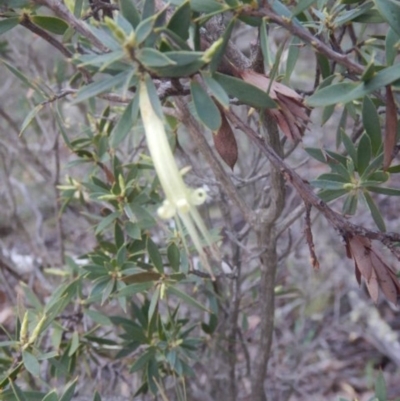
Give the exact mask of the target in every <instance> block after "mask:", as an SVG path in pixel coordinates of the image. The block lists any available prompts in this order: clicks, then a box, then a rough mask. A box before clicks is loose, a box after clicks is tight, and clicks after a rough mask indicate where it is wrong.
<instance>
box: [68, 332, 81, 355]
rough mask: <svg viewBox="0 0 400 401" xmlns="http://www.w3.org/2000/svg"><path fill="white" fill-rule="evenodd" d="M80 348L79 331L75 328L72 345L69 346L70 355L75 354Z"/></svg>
mask: <svg viewBox="0 0 400 401" xmlns="http://www.w3.org/2000/svg"><path fill="white" fill-rule="evenodd" d="M78 348H79V333H78V332H77V331H76V330H75V331H74V332H73V333H72V337H71V346H70V347H69V351H68V356H72V355H74V354H75V352H76V350H77V349H78Z"/></svg>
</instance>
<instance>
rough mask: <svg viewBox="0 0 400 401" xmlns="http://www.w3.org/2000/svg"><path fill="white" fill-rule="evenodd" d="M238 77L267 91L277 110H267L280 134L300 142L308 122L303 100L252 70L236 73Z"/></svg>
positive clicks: (295, 93)
mask: <svg viewBox="0 0 400 401" xmlns="http://www.w3.org/2000/svg"><path fill="white" fill-rule="evenodd" d="M237 73H238V75H239V76H240V77H241V78H242V79H243V80H244V81H245V82H247V83H249V84H251V85H254V86H256V87H257V88H259V89H262V90H263V91H267V90H268V89H269V96H270V97H271V99H273V100H274V101H275V102H276V103H277V104H278V108H277V109H269V110H267V112H268V113H270V114H271V115H272V116H273V117H274V118H275V120H276V122H277V124H278V126H279V128H280V129H281V131H282V133H283V134H284V135H285V136H286V137H287V138H289V139H290V140H292V141H295V140H301V137H302V135H303V132H304V128H305V127H306V125H307V124H308V122H309V121H310V119H309V117H308V115H307V113H306V109H307V108H306V106H305V105H304V104H303V98H302V97H301V96H300V95H299V94H298V93H297V92H296V91H294V90H293V89H291V88H289V87H287V86H285V85H283V84H281V83H279V82H276V81H273V82H272V84H271V80H270V79H269V78H268V77H267V76H265V75H263V74H259V73H257V72H255V71H253V70H244V71H238V72H237Z"/></svg>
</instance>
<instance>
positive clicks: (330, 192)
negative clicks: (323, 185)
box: [318, 189, 349, 202]
mask: <svg viewBox="0 0 400 401" xmlns="http://www.w3.org/2000/svg"><path fill="white" fill-rule="evenodd" d="M348 192H349V191H348V189H324V190H322V191H321V192H318V196H319V197H320V198H321V199H322V200H323V201H324V202H330V201H333V200H334V199H337V198H340V197H341V196H343V195H345V194H347V193H348Z"/></svg>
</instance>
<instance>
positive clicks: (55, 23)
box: [31, 15, 69, 35]
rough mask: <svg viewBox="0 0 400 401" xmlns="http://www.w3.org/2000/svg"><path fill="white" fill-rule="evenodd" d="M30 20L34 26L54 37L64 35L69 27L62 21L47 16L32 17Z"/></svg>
mask: <svg viewBox="0 0 400 401" xmlns="http://www.w3.org/2000/svg"><path fill="white" fill-rule="evenodd" d="M31 19H32V22H33V23H34V24H35V25H37V26H40V28H43V29H45V30H46V31H49V32H51V33H54V34H56V35H64V33H65V31H66V30H67V29H68V26H69V25H68V24H67V23H66V22H65V21H64V20H62V19H60V18H57V17H51V16H47V15H34V16H32V17H31Z"/></svg>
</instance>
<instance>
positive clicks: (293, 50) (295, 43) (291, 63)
mask: <svg viewBox="0 0 400 401" xmlns="http://www.w3.org/2000/svg"><path fill="white" fill-rule="evenodd" d="M299 4H300V3H299ZM300 43H301V40H300V39H299V38H298V37H297V36H294V37H293V38H292V40H291V42H290V44H289V51H288V55H287V60H286V71H285V82H286V83H289V80H290V77H291V75H292V72H293V71H294V68H295V67H296V63H297V59H298V58H299V54H300Z"/></svg>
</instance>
